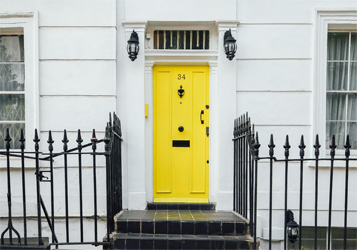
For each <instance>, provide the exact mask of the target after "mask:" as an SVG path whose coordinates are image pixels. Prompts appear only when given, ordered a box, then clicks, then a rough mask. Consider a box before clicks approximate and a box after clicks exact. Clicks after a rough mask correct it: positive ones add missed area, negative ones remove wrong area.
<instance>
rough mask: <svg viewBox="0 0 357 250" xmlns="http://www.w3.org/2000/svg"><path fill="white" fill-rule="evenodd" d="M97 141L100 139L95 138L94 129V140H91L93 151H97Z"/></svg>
mask: <svg viewBox="0 0 357 250" xmlns="http://www.w3.org/2000/svg"><path fill="white" fill-rule="evenodd" d="M97 141H98V139H97V137H96V136H95V129H93V132H92V139H91V142H92V149H93V150H95V149H96V148H97V146H96V143H97Z"/></svg>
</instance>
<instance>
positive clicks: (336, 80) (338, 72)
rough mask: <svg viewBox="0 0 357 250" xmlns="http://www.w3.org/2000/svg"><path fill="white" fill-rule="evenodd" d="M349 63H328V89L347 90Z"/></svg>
mask: <svg viewBox="0 0 357 250" xmlns="http://www.w3.org/2000/svg"><path fill="white" fill-rule="evenodd" d="M347 66H348V63H341V62H328V63H327V86H326V87H327V90H347V81H348V78H347V75H348V68H347Z"/></svg>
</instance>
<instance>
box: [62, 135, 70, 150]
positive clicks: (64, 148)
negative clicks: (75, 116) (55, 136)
mask: <svg viewBox="0 0 357 250" xmlns="http://www.w3.org/2000/svg"><path fill="white" fill-rule="evenodd" d="M62 142H63V150H64V151H65V152H66V151H67V149H68V146H67V143H68V142H69V140H68V138H67V131H66V130H64V133H63V140H62Z"/></svg>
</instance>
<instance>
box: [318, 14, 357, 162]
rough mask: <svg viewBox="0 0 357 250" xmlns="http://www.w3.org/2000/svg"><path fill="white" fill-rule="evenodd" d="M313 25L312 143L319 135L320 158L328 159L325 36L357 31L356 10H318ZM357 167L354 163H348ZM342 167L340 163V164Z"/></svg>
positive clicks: (355, 152) (353, 154)
mask: <svg viewBox="0 0 357 250" xmlns="http://www.w3.org/2000/svg"><path fill="white" fill-rule="evenodd" d="M315 21H316V23H315V55H314V56H315V65H314V67H315V71H314V72H315V77H314V85H313V91H314V94H313V97H314V113H313V114H314V115H313V137H312V138H313V143H314V142H315V135H316V134H318V135H319V141H320V144H321V148H320V149H321V157H328V156H329V150H328V149H327V146H328V145H326V74H327V72H326V68H327V36H328V32H329V31H330V32H332V31H336V30H338V31H343V30H345V31H347V30H349V31H350V30H351V29H353V28H355V29H357V10H356V9H346V10H318V11H317V15H316V20H315ZM336 156H344V150H343V149H339V150H336ZM356 156H357V150H351V157H356ZM336 163H338V162H336ZM350 164H351V165H352V166H351V167H357V164H356V162H354V161H352V162H350ZM340 165H341V166H342V163H341V164H340Z"/></svg>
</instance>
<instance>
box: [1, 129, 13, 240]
mask: <svg viewBox="0 0 357 250" xmlns="http://www.w3.org/2000/svg"><path fill="white" fill-rule="evenodd" d="M5 141H6V167H7V207H8V214H9V221H8V229H9V241H10V245H12V211H11V210H12V209H11V208H12V204H11V179H10V178H11V175H10V141H11V138H10V134H9V128H7V129H6V137H5ZM1 244H3V243H1Z"/></svg>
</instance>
